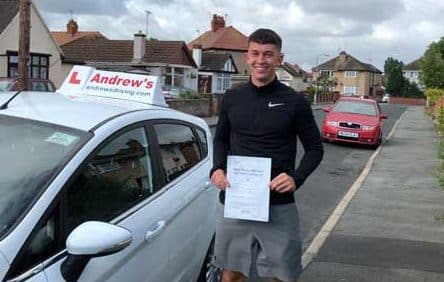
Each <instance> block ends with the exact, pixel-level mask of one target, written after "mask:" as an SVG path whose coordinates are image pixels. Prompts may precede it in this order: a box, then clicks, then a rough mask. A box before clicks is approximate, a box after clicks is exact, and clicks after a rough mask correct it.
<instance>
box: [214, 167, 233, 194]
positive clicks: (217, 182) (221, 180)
mask: <svg viewBox="0 0 444 282" xmlns="http://www.w3.org/2000/svg"><path fill="white" fill-rule="evenodd" d="M211 183H213V185H214V186H216V187H217V188H219V189H221V190H225V189H227V187H228V186H230V184H229V183H228V180H227V177H226V176H225V172H224V171H223V169H218V170H215V171H214V172H213V174H212V175H211Z"/></svg>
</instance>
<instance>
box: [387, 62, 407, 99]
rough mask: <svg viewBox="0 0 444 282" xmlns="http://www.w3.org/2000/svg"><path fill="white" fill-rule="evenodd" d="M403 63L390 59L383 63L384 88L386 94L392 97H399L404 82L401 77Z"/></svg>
mask: <svg viewBox="0 0 444 282" xmlns="http://www.w3.org/2000/svg"><path fill="white" fill-rule="evenodd" d="M402 67H403V63H402V62H401V61H398V60H396V59H394V58H392V57H389V58H387V60H385V63H384V87H385V91H386V92H387V93H390V94H392V95H393V96H401V95H402V90H403V88H404V86H405V83H406V80H405V78H404V76H403V75H402Z"/></svg>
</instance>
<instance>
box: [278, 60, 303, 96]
mask: <svg viewBox="0 0 444 282" xmlns="http://www.w3.org/2000/svg"><path fill="white" fill-rule="evenodd" d="M276 76H277V79H279V81H281V82H282V83H283V84H285V85H287V86H289V87H291V88H293V89H294V90H296V91H305V90H306V89H307V87H308V83H306V81H307V80H306V75H305V71H304V70H302V69H301V68H299V66H298V65H292V64H290V63H288V62H284V63H283V64H282V65H281V66H279V67H277V68H276Z"/></svg>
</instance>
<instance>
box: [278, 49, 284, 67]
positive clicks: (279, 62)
mask: <svg viewBox="0 0 444 282" xmlns="http://www.w3.org/2000/svg"><path fill="white" fill-rule="evenodd" d="M283 62H284V53H282V52H281V53H279V55H278V65H282V63H283Z"/></svg>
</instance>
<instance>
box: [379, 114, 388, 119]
mask: <svg viewBox="0 0 444 282" xmlns="http://www.w3.org/2000/svg"><path fill="white" fill-rule="evenodd" d="M379 117H380V118H381V119H387V118H388V116H387V115H386V114H381V115H380V116H379Z"/></svg>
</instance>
